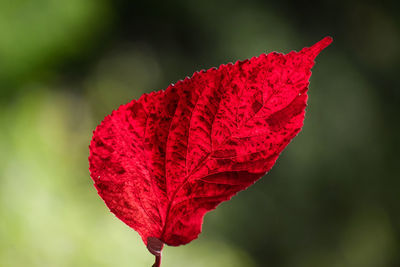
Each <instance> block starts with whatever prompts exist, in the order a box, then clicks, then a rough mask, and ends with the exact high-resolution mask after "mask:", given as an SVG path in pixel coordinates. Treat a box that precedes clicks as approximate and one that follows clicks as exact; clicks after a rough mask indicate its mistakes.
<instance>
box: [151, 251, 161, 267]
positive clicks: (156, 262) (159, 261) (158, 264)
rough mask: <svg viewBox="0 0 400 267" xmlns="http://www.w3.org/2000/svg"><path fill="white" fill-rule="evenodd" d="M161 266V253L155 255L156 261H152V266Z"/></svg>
mask: <svg viewBox="0 0 400 267" xmlns="http://www.w3.org/2000/svg"><path fill="white" fill-rule="evenodd" d="M160 266H161V254H160V255H159V256H156V261H155V262H154V264H153V266H152V267H160Z"/></svg>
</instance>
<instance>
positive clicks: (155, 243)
mask: <svg viewBox="0 0 400 267" xmlns="http://www.w3.org/2000/svg"><path fill="white" fill-rule="evenodd" d="M163 247H164V242H162V241H161V240H160V239H158V238H156V237H148V238H147V249H148V250H149V251H150V253H151V254H153V255H154V256H156V261H155V262H154V264H153V266H152V267H160V266H161V251H162V249H163Z"/></svg>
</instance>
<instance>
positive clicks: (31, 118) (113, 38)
mask: <svg viewBox="0 0 400 267" xmlns="http://www.w3.org/2000/svg"><path fill="white" fill-rule="evenodd" d="M396 2H397V1H386V2H381V3H379V2H378V1H376V2H375V3H374V2H371V1H350V2H349V1H344V0H337V1H317V0H311V1H304V2H302V1H289V0H280V1H276V2H269V1H261V0H258V1H257V0H248V1H239V0H233V1H226V0H222V1H210V0H203V1H186V0H174V1H159V2H153V1H141V2H135V1H122V0H35V1H33V0H0V99H1V101H0V125H1V126H0V266H1V267H19V266H40V267H43V266H51V267H53V266H57V267H58V266H60V267H63V266H85V267H87V266H104V267H106V266H120V267H123V266H151V264H152V263H153V261H154V259H153V256H152V255H150V253H148V252H147V249H146V248H145V246H144V245H143V243H142V241H141V239H140V238H139V236H138V234H137V233H136V232H135V231H133V230H131V229H130V228H128V227H127V226H126V225H124V224H123V223H122V222H120V221H119V220H118V219H116V218H115V217H114V216H113V215H112V214H111V213H110V212H109V211H108V209H107V208H106V206H105V205H104V203H103V202H102V201H101V199H100V198H99V197H98V196H97V194H96V190H95V189H94V187H93V185H92V181H91V179H90V177H89V171H88V161H87V157H88V154H89V151H88V145H89V142H90V139H91V135H92V131H93V129H94V128H95V126H96V125H97V124H98V123H99V122H100V121H101V120H102V118H103V117H104V116H105V115H107V114H109V113H110V112H111V111H112V110H113V109H115V108H117V107H118V106H119V105H120V104H122V103H126V102H128V101H130V100H131V99H133V98H138V97H139V96H140V95H141V94H142V93H144V92H150V91H153V90H160V89H164V88H166V87H167V86H168V85H169V84H170V83H172V82H175V81H177V80H179V79H182V78H184V77H185V76H187V75H191V74H192V73H193V72H194V71H196V70H200V69H207V68H210V67H212V66H218V65H220V64H222V63H226V62H229V61H236V60H238V59H245V58H249V57H252V56H255V55H259V54H261V53H264V52H271V51H280V52H285V53H287V52H289V51H290V50H300V49H301V48H302V47H304V46H309V45H311V44H313V43H315V42H316V41H318V40H320V39H322V38H323V37H324V36H326V35H331V36H333V38H334V42H333V44H332V45H331V46H330V47H329V48H327V49H326V50H325V51H323V52H322V54H321V55H320V56H319V57H318V58H317V64H316V66H315V67H314V69H313V76H312V78H311V85H310V91H309V95H310V98H309V106H308V109H307V112H308V113H307V116H306V120H305V125H304V128H303V131H302V132H301V133H300V135H299V136H298V137H296V138H295V139H294V141H293V142H292V143H291V144H290V145H289V146H288V148H287V149H286V150H285V151H284V152H283V153H282V155H281V157H280V158H279V159H278V162H277V164H276V165H275V167H274V168H273V169H272V170H271V171H270V173H269V174H268V175H266V177H264V178H263V179H261V180H260V181H259V182H257V183H256V185H254V186H252V187H251V188H249V189H248V190H246V191H244V192H241V193H239V194H238V196H236V197H234V198H233V199H232V200H231V201H229V202H226V203H223V204H221V205H220V206H219V207H218V208H217V209H216V210H215V211H213V212H211V213H209V214H208V215H206V217H205V223H204V227H203V233H202V234H201V235H200V237H199V238H198V239H197V240H195V241H193V242H192V243H190V244H189V245H186V246H181V247H166V248H165V250H164V257H163V266H165V267H166V266H174V267H175V266H208V267H213V266H216V267H217V266H233V267H235V266H253V267H255V266H279V267H280V266H282V267H314V266H315V267H321V266H324V267H325V266H326V267H336V266H337V267H339V266H351V267H353V266H354V267H358V266H360V267H361V266H362V267H376V266H378V267H380V266H385V267H386V266H389V267H390V266H400V179H399V176H400V175H399V174H398V170H399V167H398V165H399V164H400V160H399V154H398V153H399V148H400V146H399V138H398V137H399V130H400V126H399V125H400V123H399V115H400V110H399V107H400V91H399V90H400V89H399V88H400V86H399V80H398V79H397V77H398V71H399V67H400V66H399V47H400V31H399V28H400V23H399V16H398V12H399V6H398V4H397V3H396Z"/></svg>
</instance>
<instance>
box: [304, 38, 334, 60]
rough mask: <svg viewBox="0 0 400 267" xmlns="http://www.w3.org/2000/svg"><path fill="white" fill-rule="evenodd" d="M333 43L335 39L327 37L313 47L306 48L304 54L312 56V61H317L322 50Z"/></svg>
mask: <svg viewBox="0 0 400 267" xmlns="http://www.w3.org/2000/svg"><path fill="white" fill-rule="evenodd" d="M332 41H333V38H332V37H330V36H326V37H325V38H323V39H322V40H321V41H319V42H317V43H315V44H314V45H312V46H311V47H307V48H304V52H306V53H307V54H309V55H310V57H311V58H312V59H315V58H316V57H317V56H318V54H319V53H321V51H322V50H324V49H325V48H326V47H328V46H329V45H330V44H331V43H332Z"/></svg>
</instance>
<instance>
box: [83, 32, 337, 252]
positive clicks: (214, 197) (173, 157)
mask: <svg viewBox="0 0 400 267" xmlns="http://www.w3.org/2000/svg"><path fill="white" fill-rule="evenodd" d="M331 42H332V39H331V38H330V37H326V38H324V39H323V40H321V41H320V42H318V43H316V44H315V45H313V46H312V47H310V48H304V49H303V50H301V51H300V52H290V53H289V54H287V55H283V54H279V53H275V52H273V53H270V54H268V55H266V54H262V55H260V56H259V57H254V58H252V59H250V60H244V61H238V62H236V63H235V64H227V65H221V66H220V67H219V68H218V69H216V68H212V69H209V70H207V71H200V72H196V73H195V74H194V75H193V77H192V78H186V79H184V80H183V81H179V82H177V83H176V84H175V85H170V86H169V87H168V88H167V89H166V90H165V91H159V92H155V93H151V94H148V95H147V94H145V95H143V96H142V97H141V98H140V99H139V100H132V101H131V102H130V103H128V104H126V105H122V106H120V107H119V108H118V109H117V110H116V111H113V112H112V114H111V115H109V116H107V117H106V118H105V119H104V121H103V122H102V123H101V124H100V125H99V126H98V127H97V128H96V130H95V131H94V134H93V139H92V142H91V144H90V157H89V162H90V172H91V177H92V178H93V180H94V182H95V186H96V188H97V190H98V193H99V195H100V196H101V197H102V198H103V200H104V201H105V203H106V204H107V206H108V207H109V208H110V210H111V212H113V213H114V214H115V215H116V216H117V217H118V218H120V219H121V220H122V221H123V222H125V223H126V224H127V225H129V226H130V227H132V228H133V229H135V230H136V231H138V232H139V234H140V235H141V237H142V239H143V241H144V243H146V244H147V242H148V240H151V242H152V243H154V240H157V239H158V240H161V241H162V242H163V243H166V244H168V245H172V246H177V245H181V244H186V243H188V242H190V241H191V240H193V239H195V238H196V237H197V236H198V234H199V233H200V231H201V225H202V221H203V216H204V214H205V213H206V212H207V211H210V210H212V209H214V208H215V207H216V206H217V205H218V204H219V203H221V202H222V201H225V200H228V199H230V198H231V197H232V196H233V195H235V194H236V193H237V192H238V191H240V190H243V189H245V188H247V187H248V186H249V185H251V184H253V183H254V182H255V181H256V180H257V179H259V178H260V177H262V176H263V175H264V174H265V173H266V172H267V171H269V170H270V169H271V167H272V166H273V165H274V163H275V160H276V159H277V157H278V155H279V154H280V153H281V152H282V150H283V149H284V148H285V147H286V145H287V144H288V143H289V142H290V140H291V139H292V138H293V137H295V136H296V135H297V133H298V132H299V131H300V129H301V127H302V126H303V119H304V110H305V107H306V101H307V90H308V84H309V82H308V80H309V78H310V76H311V71H310V69H311V68H312V66H313V64H314V58H315V57H316V56H317V55H318V54H319V53H320V52H321V50H322V49H324V48H325V47H326V46H328V45H329V44H330V43H331ZM149 238H150V239H149ZM155 243H157V242H155ZM159 243H161V242H159ZM161 244H162V243H161ZM157 245H158V246H159V245H160V244H157ZM161 248H162V246H161ZM161 248H159V250H161ZM150 249H151V248H150Z"/></svg>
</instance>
